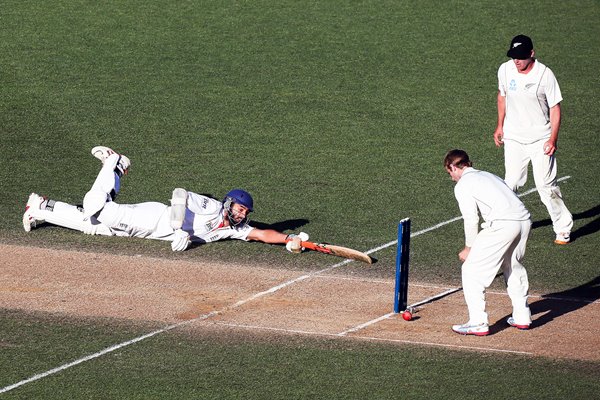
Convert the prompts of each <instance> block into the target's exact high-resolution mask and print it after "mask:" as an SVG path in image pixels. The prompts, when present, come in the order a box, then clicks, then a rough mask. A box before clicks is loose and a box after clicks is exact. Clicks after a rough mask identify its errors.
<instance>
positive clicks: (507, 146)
mask: <svg viewBox="0 0 600 400" xmlns="http://www.w3.org/2000/svg"><path fill="white" fill-rule="evenodd" d="M545 142H546V140H538V141H537V142H534V143H530V144H523V143H519V142H516V141H514V140H505V141H504V168H505V171H506V174H505V177H504V181H505V182H506V184H507V185H508V187H509V188H511V189H512V190H513V191H516V190H517V189H518V188H520V187H521V186H523V185H525V182H527V168H528V166H529V161H531V167H532V170H533V180H534V182H535V187H536V189H537V191H538V193H539V195H540V199H541V200H542V203H544V205H545V206H546V208H547V209H548V214H549V215H550V219H551V220H552V226H553V228H554V232H555V233H568V232H571V229H572V228H573V216H572V215H571V213H570V212H569V210H568V209H567V206H565V203H564V201H563V199H562V194H561V192H560V188H559V187H558V185H557V182H556V174H557V171H556V169H557V166H556V157H555V156H548V155H546V154H544V148H543V147H544V143H545Z"/></svg>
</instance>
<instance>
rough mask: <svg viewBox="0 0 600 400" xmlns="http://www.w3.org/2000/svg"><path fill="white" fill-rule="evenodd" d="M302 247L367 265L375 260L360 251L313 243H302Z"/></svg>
mask: <svg viewBox="0 0 600 400" xmlns="http://www.w3.org/2000/svg"><path fill="white" fill-rule="evenodd" d="M302 247H304V248H307V249H310V250H314V251H318V252H320V253H325V254H331V255H333V256H338V257H342V258H346V259H349V260H356V261H362V262H365V263H367V264H373V258H371V257H370V256H369V255H368V254H365V253H363V252H361V251H358V250H354V249H350V248H348V247H343V246H336V245H333V244H325V243H313V242H302Z"/></svg>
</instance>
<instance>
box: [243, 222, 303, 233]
mask: <svg viewBox="0 0 600 400" xmlns="http://www.w3.org/2000/svg"><path fill="white" fill-rule="evenodd" d="M308 222H309V221H308V220H307V219H288V220H286V221H281V222H275V223H274V224H265V223H263V222H258V221H250V225H251V226H253V227H255V228H258V229H274V230H276V231H279V232H284V231H287V230H295V229H298V228H301V227H303V226H304V225H306V224H308Z"/></svg>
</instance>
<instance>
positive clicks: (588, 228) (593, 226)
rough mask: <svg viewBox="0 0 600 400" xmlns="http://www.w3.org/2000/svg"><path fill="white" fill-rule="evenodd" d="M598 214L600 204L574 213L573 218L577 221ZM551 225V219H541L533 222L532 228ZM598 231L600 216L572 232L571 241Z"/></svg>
mask: <svg viewBox="0 0 600 400" xmlns="http://www.w3.org/2000/svg"><path fill="white" fill-rule="evenodd" d="M598 215H600V205H597V206H596V207H593V208H590V209H589V210H587V211H584V212H580V213H577V214H573V220H574V221H577V220H579V219H586V218H593V217H597V216H598ZM550 225H552V221H551V220H550V219H543V220H541V221H535V222H534V223H533V224H531V229H537V228H541V227H542V226H550ZM598 231H600V217H598V218H596V219H594V220H593V221H591V222H589V223H587V224H585V225H584V226H582V227H579V228H577V229H576V230H574V231H573V232H571V242H573V241H575V240H577V238H580V237H583V236H587V235H591V234H593V233H596V232H598Z"/></svg>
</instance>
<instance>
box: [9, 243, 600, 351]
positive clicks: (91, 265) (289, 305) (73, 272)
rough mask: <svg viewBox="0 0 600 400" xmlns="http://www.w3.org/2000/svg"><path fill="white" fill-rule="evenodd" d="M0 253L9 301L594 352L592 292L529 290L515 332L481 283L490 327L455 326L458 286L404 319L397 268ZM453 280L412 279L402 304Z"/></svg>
mask: <svg viewBox="0 0 600 400" xmlns="http://www.w3.org/2000/svg"><path fill="white" fill-rule="evenodd" d="M0 254H1V255H0V259H1V264H2V271H1V273H0V276H1V278H2V279H1V281H0V304H1V307H2V308H5V309H13V310H23V311H28V312H30V311H41V312H50V313H59V314H64V315H68V316H75V317H101V318H105V317H109V318H122V319H128V320H132V321H140V322H159V323H164V324H165V326H170V327H173V326H174V328H178V327H179V325H180V326H181V328H183V327H185V329H194V330H199V331H202V330H204V331H206V332H208V331H214V330H224V329H226V330H234V331H236V332H237V331H246V332H252V333H253V334H261V333H264V334H269V335H272V334H274V333H275V334H281V335H286V334H294V335H298V334H299V335H306V336H310V335H313V336H320V337H345V338H355V339H356V340H368V341H376V342H382V343H383V342H386V343H398V344H416V345H423V346H437V347H445V348H454V349H468V350H473V351H482V352H507V353H515V354H525V355H532V356H543V357H549V358H567V359H580V360H593V361H598V360H600V345H599V344H600V342H599V340H598V332H600V318H599V317H600V302H599V301H598V300H597V299H595V300H594V299H592V300H583V299H576V298H558V297H551V296H544V295H532V296H531V299H530V304H531V309H532V313H533V319H534V323H533V325H532V329H530V330H528V331H520V330H517V329H515V328H510V327H508V326H507V325H506V323H505V322H504V321H505V319H506V318H507V317H508V315H509V314H510V301H509V299H508V297H507V296H506V294H505V293H502V292H488V294H487V303H488V312H489V315H490V322H491V323H492V326H491V334H490V335H489V336H486V337H472V336H460V335H457V334H455V333H453V332H452V331H451V329H450V326H451V325H452V324H455V323H461V322H464V320H465V319H466V307H465V305H464V301H463V297H462V292H461V291H459V290H458V291H455V292H453V293H451V294H448V295H447V296H443V297H440V298H437V299H436V300H434V301H431V302H428V303H426V304H424V305H422V306H421V307H419V308H418V310H417V312H416V314H415V318H414V319H413V320H412V321H408V322H407V321H404V320H403V319H402V318H401V317H400V315H397V314H393V313H392V301H393V291H394V281H393V277H392V279H390V280H385V279H367V278H360V277H356V276H355V275H353V276H350V275H348V276H346V275H344V274H343V268H344V267H343V266H341V267H340V268H336V269H335V270H332V269H325V270H322V271H320V272H302V271H288V270H285V269H284V268H277V269H274V268H269V267H267V266H261V265H254V266H250V265H231V264H226V263H221V264H215V263H210V264H208V263H202V262H189V261H174V260H165V259H156V258H147V257H141V256H114V255H109V254H94V253H84V252H76V251H67V250H54V249H45V248H35V247H21V246H13V245H0ZM336 261H337V260H335V261H333V262H332V264H334V263H335V262H336ZM448 289H451V288H443V287H435V286H431V285H426V284H419V283H414V282H411V283H410V289H409V304H415V303H418V302H421V301H423V300H424V299H427V298H429V297H432V296H437V295H439V294H440V293H443V292H445V291H447V290H448Z"/></svg>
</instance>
